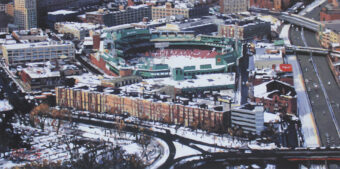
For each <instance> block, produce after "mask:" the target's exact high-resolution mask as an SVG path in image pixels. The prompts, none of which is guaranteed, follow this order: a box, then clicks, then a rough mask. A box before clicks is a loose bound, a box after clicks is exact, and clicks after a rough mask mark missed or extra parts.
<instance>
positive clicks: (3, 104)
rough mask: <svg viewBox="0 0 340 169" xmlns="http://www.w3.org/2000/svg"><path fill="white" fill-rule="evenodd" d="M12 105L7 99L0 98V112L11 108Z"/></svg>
mask: <svg viewBox="0 0 340 169" xmlns="http://www.w3.org/2000/svg"><path fill="white" fill-rule="evenodd" d="M12 109H13V107H12V105H10V104H9V102H8V100H0V112H2V111H9V110H12Z"/></svg>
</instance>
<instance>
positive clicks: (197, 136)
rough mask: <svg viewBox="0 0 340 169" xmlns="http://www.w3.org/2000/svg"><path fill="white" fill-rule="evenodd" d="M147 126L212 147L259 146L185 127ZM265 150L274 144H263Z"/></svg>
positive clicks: (254, 143) (253, 142) (159, 124)
mask: <svg viewBox="0 0 340 169" xmlns="http://www.w3.org/2000/svg"><path fill="white" fill-rule="evenodd" d="M144 123H145V124H149V125H151V126H157V127H151V128H152V130H153V131H158V132H165V130H169V131H170V132H171V134H174V135H178V136H181V137H184V138H187V139H192V140H196V141H201V142H204V143H208V144H211V145H217V146H222V147H225V148H248V147H249V145H257V144H258V143H257V142H256V141H252V142H249V141H243V140H239V139H237V138H234V139H233V138H232V137H231V136H228V135H226V134H224V135H223V136H222V135H218V134H215V133H210V134H208V133H207V132H205V131H203V130H197V131H193V130H191V129H189V128H185V127H179V128H178V129H177V131H176V129H175V126H171V125H170V126H167V125H164V124H161V123H156V125H155V124H152V123H151V122H144ZM262 146H263V149H268V148H270V147H273V144H263V145H262Z"/></svg>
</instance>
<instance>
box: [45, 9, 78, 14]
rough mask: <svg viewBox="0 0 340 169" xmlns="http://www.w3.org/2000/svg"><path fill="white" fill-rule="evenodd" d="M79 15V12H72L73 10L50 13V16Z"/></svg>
mask: <svg viewBox="0 0 340 169" xmlns="http://www.w3.org/2000/svg"><path fill="white" fill-rule="evenodd" d="M74 13H78V11H71V10H64V9H62V10H58V11H53V12H48V14H49V15H68V14H74Z"/></svg>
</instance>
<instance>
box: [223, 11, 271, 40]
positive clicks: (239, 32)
mask: <svg viewBox="0 0 340 169" xmlns="http://www.w3.org/2000/svg"><path fill="white" fill-rule="evenodd" d="M270 31H271V27H270V22H265V21H262V20H259V19H256V18H253V17H249V18H245V19H242V20H239V19H231V20H227V21H225V23H224V24H221V25H219V27H218V33H219V35H220V36H224V37H227V38H236V39H239V40H251V39H254V38H260V39H261V38H262V37H264V36H267V35H269V34H270Z"/></svg>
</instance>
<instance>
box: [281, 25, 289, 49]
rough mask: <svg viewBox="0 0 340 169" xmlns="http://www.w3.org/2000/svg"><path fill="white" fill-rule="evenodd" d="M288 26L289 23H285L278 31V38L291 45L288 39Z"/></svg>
mask: <svg viewBox="0 0 340 169" xmlns="http://www.w3.org/2000/svg"><path fill="white" fill-rule="evenodd" d="M289 28H290V24H285V25H284V26H283V27H282V30H281V32H280V38H281V39H283V41H284V43H285V45H291V43H290V41H289Z"/></svg>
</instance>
